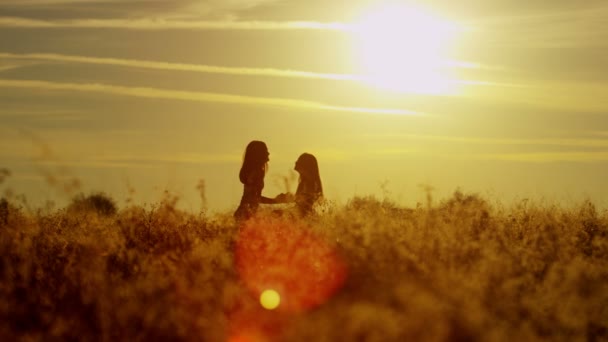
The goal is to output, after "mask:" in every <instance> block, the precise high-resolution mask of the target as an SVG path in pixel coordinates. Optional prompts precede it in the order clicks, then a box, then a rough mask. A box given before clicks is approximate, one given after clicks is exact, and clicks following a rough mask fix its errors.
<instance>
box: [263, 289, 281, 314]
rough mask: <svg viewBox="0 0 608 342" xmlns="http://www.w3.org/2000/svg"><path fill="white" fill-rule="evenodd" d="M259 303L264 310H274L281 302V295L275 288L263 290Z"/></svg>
mask: <svg viewBox="0 0 608 342" xmlns="http://www.w3.org/2000/svg"><path fill="white" fill-rule="evenodd" d="M260 304H261V305H262V307H263V308H264V309H266V310H274V309H276V308H277V307H279V305H280V304H281V296H280V295H279V293H278V292H277V291H275V290H265V291H264V292H262V294H261V295H260Z"/></svg>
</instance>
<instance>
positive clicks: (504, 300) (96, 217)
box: [0, 192, 608, 342]
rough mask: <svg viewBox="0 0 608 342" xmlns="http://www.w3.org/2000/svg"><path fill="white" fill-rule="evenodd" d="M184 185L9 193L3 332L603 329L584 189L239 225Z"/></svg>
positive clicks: (271, 336) (413, 337)
mask: <svg viewBox="0 0 608 342" xmlns="http://www.w3.org/2000/svg"><path fill="white" fill-rule="evenodd" d="M177 200H178V199H177V198H174V197H170V196H169V197H167V198H165V199H163V200H161V201H159V203H157V204H155V205H152V206H146V207H142V206H127V207H124V208H118V210H117V211H116V212H113V211H104V210H101V209H100V208H99V207H95V206H89V207H87V206H71V207H69V208H66V209H54V210H48V211H45V210H41V211H38V212H36V211H32V210H26V209H24V208H20V207H19V205H17V204H14V203H12V202H4V203H5V206H4V209H3V211H2V212H1V213H0V214H1V215H0V255H1V258H2V263H1V264H0V315H1V317H2V318H1V320H0V337H1V338H0V339H1V340H2V341H12V340H26V341H48V340H80V341H90V340H100V341H117V340H128V341H153V340H163V341H182V340H183V341H232V342H236V341H240V342H246V341H251V342H254V341H507V340H509V341H510V340H514V341H535V340H555V341H602V340H603V341H606V340H608V213H607V212H606V211H601V210H598V209H596V208H595V206H594V204H593V203H591V202H588V201H587V202H582V203H579V204H576V205H570V206H568V207H565V206H559V205H552V204H547V203H532V202H530V201H521V202H518V203H514V204H509V205H502V204H500V203H497V202H496V203H495V202H494V199H487V198H483V197H480V196H479V195H475V194H466V193H462V192H456V193H454V194H453V196H452V197H450V198H447V199H443V200H436V201H434V202H433V201H430V200H429V202H428V203H422V204H419V205H418V206H417V207H415V208H403V207H399V206H397V205H396V204H394V203H393V202H391V201H390V200H389V199H378V198H374V197H355V198H352V199H350V200H349V201H348V202H347V203H346V204H345V205H335V204H331V203H329V204H327V205H326V206H324V208H323V210H322V212H321V213H320V214H319V215H317V216H315V217H312V218H310V219H308V220H304V221H303V220H295V219H293V218H291V217H290V216H289V215H282V216H279V215H278V214H276V213H273V212H271V211H268V212H263V213H262V217H261V218H260V219H258V220H255V221H252V222H251V223H248V224H244V225H241V226H240V225H239V224H237V223H236V222H234V220H233V219H232V216H231V213H225V214H214V215H207V214H205V213H204V212H203V213H200V214H192V213H188V212H183V211H181V210H179V209H177V207H176V202H177ZM265 286H266V287H269V288H270V287H272V288H273V289H274V290H276V292H277V293H278V294H279V295H280V304H278V307H277V308H275V309H273V310H269V309H265V308H263V307H262V306H261V305H260V303H259V295H260V294H261V292H262V291H264V290H265Z"/></svg>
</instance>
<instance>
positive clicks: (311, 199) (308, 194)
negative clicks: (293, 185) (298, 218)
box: [296, 181, 321, 216]
mask: <svg viewBox="0 0 608 342" xmlns="http://www.w3.org/2000/svg"><path fill="white" fill-rule="evenodd" d="M319 198H321V189H319V186H318V185H317V184H316V183H314V182H306V181H302V182H300V184H298V189H297V190H296V206H297V208H298V212H299V213H300V215H302V216H306V215H308V214H310V213H311V212H312V207H313V205H314V204H315V203H316V202H317V200H318V199H319Z"/></svg>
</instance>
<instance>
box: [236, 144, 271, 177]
mask: <svg viewBox="0 0 608 342" xmlns="http://www.w3.org/2000/svg"><path fill="white" fill-rule="evenodd" d="M269 156H270V153H268V147H266V144H265V143H264V142H263V141H258V140H253V141H251V142H250V143H249V144H248V145H247V148H246V149H245V156H244V157H243V165H242V166H241V172H240V173H239V178H240V180H241V183H243V184H245V183H247V180H248V179H249V178H250V176H251V175H252V174H254V173H255V172H260V171H261V172H262V173H261V174H262V175H263V174H264V173H265V172H266V168H267V166H268V160H269V158H268V157H269Z"/></svg>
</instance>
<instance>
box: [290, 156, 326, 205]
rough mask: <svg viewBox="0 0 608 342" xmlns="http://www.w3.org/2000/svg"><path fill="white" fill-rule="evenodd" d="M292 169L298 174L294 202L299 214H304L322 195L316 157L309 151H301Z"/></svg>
mask: <svg viewBox="0 0 608 342" xmlns="http://www.w3.org/2000/svg"><path fill="white" fill-rule="evenodd" d="M294 170H296V171H297V172H298V173H299V174H300V182H299V183H298V188H297V190H296V198H295V202H296V206H297V208H298V211H299V212H300V214H301V215H302V216H305V215H308V214H310V212H311V211H312V206H313V205H314V204H315V203H316V202H317V201H318V200H319V199H321V197H323V186H322V185H321V176H320V175H319V164H318V163H317V158H315V156H313V155H312V154H310V153H302V155H300V157H299V158H298V160H297V161H296V165H295V167H294Z"/></svg>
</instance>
